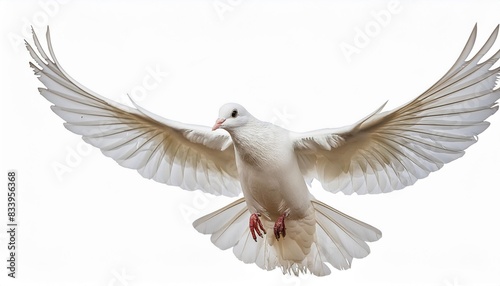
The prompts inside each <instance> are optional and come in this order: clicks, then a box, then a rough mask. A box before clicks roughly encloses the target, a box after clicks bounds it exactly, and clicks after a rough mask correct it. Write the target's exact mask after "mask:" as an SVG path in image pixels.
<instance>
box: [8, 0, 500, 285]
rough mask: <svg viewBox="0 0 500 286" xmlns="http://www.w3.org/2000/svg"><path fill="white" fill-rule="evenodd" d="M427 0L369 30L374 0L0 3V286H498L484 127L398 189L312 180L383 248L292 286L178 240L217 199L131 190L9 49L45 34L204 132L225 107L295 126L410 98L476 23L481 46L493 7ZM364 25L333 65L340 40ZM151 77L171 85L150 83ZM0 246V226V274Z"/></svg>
mask: <svg viewBox="0 0 500 286" xmlns="http://www.w3.org/2000/svg"><path fill="white" fill-rule="evenodd" d="M435 2H436V1H425V2H423V1H420V2H419V1H414V2H409V1H408V2H405V1H401V2H397V3H399V4H397V7H398V11H397V12H394V13H392V14H391V17H390V20H389V19H387V21H386V22H384V23H382V24H383V25H381V24H376V19H375V18H376V16H374V15H377V14H378V15H380V11H382V10H387V6H388V3H389V1H349V2H348V1H343V2H340V1H339V2H333V1H251V0H241V1H236V0H232V1H229V0H221V1H213V0H209V1H164V2H160V1H140V2H139V1H102V2H98V1H65V3H62V2H61V3H58V2H55V1H52V2H51V1H49V0H40V1H1V2H0V19H1V24H0V29H1V35H2V38H1V42H0V47H1V57H2V58H1V67H0V71H1V83H0V84H1V93H2V94H1V100H2V109H1V123H0V124H1V134H2V135H1V136H2V140H1V144H2V145H1V165H2V166H1V169H0V170H1V172H2V174H1V175H0V177H1V178H2V179H0V181H1V180H4V181H5V180H6V172H7V170H9V169H16V170H17V171H18V172H19V176H18V179H19V194H18V198H19V200H20V202H19V214H18V221H19V234H18V243H19V253H18V260H19V264H18V273H17V274H18V279H16V280H13V279H10V278H7V271H6V269H5V267H4V265H5V262H2V263H0V266H1V267H0V269H1V270H0V284H1V285H9V286H10V285H120V286H134V285H186V284H187V285H189V284H192V285H199V284H201V283H203V284H206V285H224V284H228V285H229V284H230V285H235V284H236V283H237V284H236V285H444V286H447V285H500V271H498V270H499V269H500V246H499V243H498V237H499V234H500V232H499V231H498V227H499V223H498V219H499V218H500V208H499V199H500V189H499V187H498V183H499V182H498V176H499V172H498V171H499V166H498V163H499V162H500V152H499V151H498V150H499V149H498V146H499V144H500V115H499V114H496V115H494V116H493V117H492V118H491V119H490V120H489V121H490V122H491V123H492V125H491V127H490V128H489V129H487V130H486V131H485V132H484V133H483V134H481V136H480V138H479V142H478V143H477V144H475V145H473V146H472V147H470V148H469V149H468V150H467V153H466V155H465V156H464V157H463V158H461V159H459V160H457V161H455V162H453V163H450V164H449V165H446V166H445V167H444V168H443V169H442V170H440V171H439V172H437V173H434V174H431V175H430V176H429V177H428V178H426V179H425V180H422V181H419V182H417V184H416V185H414V186H412V187H408V188H406V189H405V190H402V191H398V192H393V193H390V194H384V195H374V196H356V195H354V196H344V195H342V194H335V195H333V194H329V193H326V192H325V191H323V190H322V189H321V187H320V186H319V185H318V184H315V185H314V186H313V189H312V192H314V194H315V196H317V197H318V198H320V199H322V200H324V201H326V202H327V203H329V204H330V205H332V206H334V207H336V208H338V209H340V210H342V211H344V212H346V213H348V214H350V215H352V216H354V217H356V218H358V219H361V220H363V221H366V222H367V223H370V224H372V225H374V226H376V227H377V228H379V229H381V230H382V232H383V237H382V239H381V240H379V241H377V242H375V243H370V247H371V250H372V252H371V254H370V255H369V256H368V257H366V258H364V259H361V260H355V261H354V263H353V267H352V269H350V270H347V271H336V270H333V273H332V274H331V275H330V276H328V277H323V278H318V277H311V276H304V277H301V278H294V277H289V276H283V275H282V274H281V273H280V271H279V270H275V271H272V272H267V271H264V270H261V269H260V268H258V267H257V266H255V265H246V264H244V263H242V262H240V261H239V260H238V259H237V258H236V257H235V256H234V255H233V254H232V252H231V251H230V250H228V251H221V250H219V249H217V248H216V247H215V246H214V245H212V244H211V242H210V240H209V236H204V235H202V234H199V233H198V232H196V230H194V229H193V228H192V226H191V222H192V221H193V220H194V219H196V218H197V217H199V216H201V215H202V214H205V213H207V212H209V211H213V210H215V209H216V208H217V207H219V206H222V205H224V204H226V203H228V202H229V201H231V199H227V198H219V197H212V196H207V195H203V194H202V193H200V192H187V191H183V190H181V189H179V188H175V187H169V186H165V185H161V184H158V183H156V182H153V181H149V180H146V179H143V178H142V177H141V176H140V175H139V174H138V173H137V172H135V171H133V170H128V169H124V168H122V167H120V166H119V165H118V164H116V163H115V162H114V161H113V160H111V159H109V158H106V157H104V156H103V155H102V154H101V153H100V152H99V151H98V150H95V149H90V148H89V147H87V145H85V144H84V143H82V140H81V139H80V138H79V137H78V136H76V135H74V134H72V133H71V132H69V131H67V130H66V129H65V128H64V127H63V126H62V120H61V119H60V118H59V117H57V116H56V115H55V114H54V113H52V112H51V110H50V109H49V106H50V104H49V102H47V101H46V100H45V99H44V98H43V97H42V96H40V95H39V94H38V92H37V87H39V86H41V83H40V82H38V81H37V80H36V78H35V76H33V73H32V71H31V69H29V67H28V61H29V56H28V54H27V52H26V50H25V49H24V46H23V44H22V43H21V42H18V41H19V40H20V39H23V38H25V37H27V36H28V35H29V28H28V27H29V25H33V27H34V29H35V31H37V32H38V33H39V36H40V38H41V39H42V42H43V43H45V39H44V32H45V26H46V24H50V28H51V33H52V39H53V44H54V49H55V53H56V55H57V56H58V59H59V61H60V63H62V65H63V67H64V68H65V70H66V71H67V72H68V73H69V74H70V75H71V76H72V77H73V78H75V79H77V80H78V81H79V82H80V83H82V84H83V85H85V86H87V87H88V88H90V89H92V90H94V91H96V92H98V93H100V94H102V95H104V96H106V97H108V98H112V99H115V100H121V98H122V97H123V95H125V94H126V93H131V94H133V95H134V96H136V97H137V98H136V99H137V100H138V102H139V103H140V104H141V105H143V106H144V107H146V108H148V109H149V110H151V111H153V112H155V113H157V114H160V115H162V116H164V117H167V118H172V119H175V120H179V121H183V122H188V123H197V124H203V125H210V126H211V125H212V124H213V122H214V120H215V119H216V117H217V112H218V108H219V106H220V105H222V104H223V103H225V102H228V101H234V102H239V103H241V104H243V105H244V106H246V107H247V109H248V110H249V111H250V112H252V113H253V114H254V115H255V116H256V117H258V118H261V119H263V120H268V121H273V122H276V123H277V124H280V125H282V126H285V127H287V128H290V129H293V130H295V131H306V130H311V129H318V128H325V127H338V126H343V125H347V124H350V123H353V122H355V121H357V120H358V119H360V118H361V117H363V116H364V115H366V114H368V113H369V112H371V111H373V110H374V109H375V108H377V107H379V106H380V105H381V104H382V103H383V102H385V101H386V100H390V101H389V103H388V108H393V107H396V106H398V105H400V104H402V103H404V102H406V101H408V100H410V99H412V98H413V97H415V96H417V95H419V94H420V93H421V92H423V91H424V90H425V89H426V88H428V87H430V86H431V85H432V84H433V83H434V82H435V81H436V80H438V79H439V78H440V76H442V75H443V74H444V73H445V72H446V71H447V70H448V68H449V67H451V65H452V64H453V63H454V61H455V59H456V58H457V56H458V55H459V53H460V52H461V50H462V48H463V46H464V44H465V42H466V40H467V39H468V36H469V33H470V32H471V30H472V28H473V26H474V24H475V23H478V28H479V33H478V42H479V43H481V44H482V43H483V42H484V41H485V40H486V38H487V37H488V36H489V34H490V33H491V32H492V31H493V29H494V28H495V26H496V25H497V24H498V23H499V22H500V18H499V14H498V13H499V11H500V2H499V1H494V2H493V1H490V2H486V1H483V2H481V1H474V2H473V1H469V2H466V1H440V2H439V3H435ZM43 3H51V4H50V5H49V4H43ZM54 3H57V4H54ZM217 7H218V8H217ZM218 9H219V10H218ZM224 9H227V10H224ZM367 27H368V28H369V29H372V30H370V31H371V36H370V37H369V38H368V41H365V43H364V44H363V45H358V46H359V50H357V53H356V54H353V55H352V56H351V57H346V56H345V55H344V54H343V52H342V50H341V48H340V47H341V45H346V44H347V45H353V46H354V45H355V43H354V38H355V37H356V35H357V33H358V32H357V31H359V30H361V31H363V30H365V29H366V28H367ZM377 27H378V28H377ZM29 41H31V39H29ZM358 44H359V43H358ZM495 48H496V49H498V48H500V43H497V44H496V45H495ZM474 50H477V47H476V48H475V49H474ZM150 69H153V70H154V69H159V70H160V71H161V72H162V73H168V74H169V75H168V77H166V76H165V77H160V78H159V80H157V81H152V80H151V79H150V78H149V79H148V74H149V73H150V71H149V70H150ZM145 78H146V81H147V82H148V83H149V85H147V87H149V89H146V88H145V85H144V84H143V81H144V79H145ZM141 88H142V89H141ZM141 90H142V91H146V93H147V94H146V93H140V91H141ZM68 160H69V161H68ZM56 166H59V167H61V166H65V167H66V168H65V169H64V170H65V171H67V172H65V173H60V174H59V176H58V175H57V173H56V172H55V170H54V168H55V167H56ZM2 186H5V185H2ZM2 188H3V187H2ZM5 188H6V187H5ZM5 193H6V192H5V191H2V192H0V194H2V195H1V199H0V202H1V205H0V218H1V219H0V221H1V222H2V224H4V222H5V224H6V221H7V220H6V203H5V198H6V195H5ZM0 229H3V227H0ZM6 244H7V236H6V233H5V231H3V230H2V232H1V233H0V257H2V261H4V259H3V257H7V249H6V248H7V247H6Z"/></svg>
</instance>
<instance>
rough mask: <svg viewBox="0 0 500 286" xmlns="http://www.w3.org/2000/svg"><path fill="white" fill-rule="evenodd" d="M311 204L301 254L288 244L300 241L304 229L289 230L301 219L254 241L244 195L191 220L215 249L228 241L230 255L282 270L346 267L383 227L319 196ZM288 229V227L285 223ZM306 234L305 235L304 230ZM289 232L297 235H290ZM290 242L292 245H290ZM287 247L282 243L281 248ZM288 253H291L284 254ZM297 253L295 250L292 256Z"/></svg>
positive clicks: (267, 224)
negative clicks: (277, 233)
mask: <svg viewBox="0 0 500 286" xmlns="http://www.w3.org/2000/svg"><path fill="white" fill-rule="evenodd" d="M311 206H312V208H313V209H314V212H312V213H313V214H314V218H312V217H311V219H312V220H311V224H309V226H308V227H306V226H304V229H305V230H311V226H313V228H312V230H314V232H313V233H311V235H310V239H312V243H309V244H307V243H306V245H308V246H307V247H306V249H305V250H304V249H303V252H302V253H303V256H302V258H301V259H300V260H297V257H300V255H299V254H300V253H301V252H300V251H299V250H294V249H289V248H290V247H292V246H293V247H296V245H294V243H295V244H297V245H300V241H301V240H303V239H304V238H305V237H307V235H305V234H304V233H301V234H300V235H298V234H297V235H295V237H294V235H293V232H294V231H295V232H297V231H300V225H301V223H305V221H302V222H301V221H290V223H289V224H287V227H290V228H291V229H290V231H291V232H290V235H289V234H288V231H287V236H286V237H285V238H283V239H281V240H279V241H276V240H275V238H274V236H273V235H272V231H268V235H266V236H265V237H264V239H260V238H258V239H257V242H255V241H254V240H253V238H252V236H251V234H250V230H249V227H248V221H249V218H250V212H249V211H248V208H247V206H246V202H245V199H244V198H241V199H239V200H237V201H235V202H233V203H231V204H229V205H228V206H226V207H224V208H222V209H220V210H218V211H215V212H213V213H211V214H209V215H206V216H204V217H202V218H199V219H198V220H196V221H195V222H194V223H193V226H194V227H195V228H196V230H198V231H199V232H201V233H204V234H212V236H211V241H212V242H213V243H214V244H215V245H216V246H217V247H219V248H220V249H228V248H230V247H233V253H234V255H235V256H236V257H237V258H238V259H240V260H241V261H243V262H245V263H255V264H257V266H259V267H260V268H262V269H265V270H272V269H275V268H276V267H279V268H281V270H282V271H283V273H284V274H285V273H290V274H291V273H293V274H295V275H299V274H300V273H306V272H311V273H312V274H314V275H317V276H324V275H328V274H330V272H331V270H330V268H329V267H328V266H327V264H326V263H328V264H331V265H332V266H333V267H335V268H337V269H340V270H342V269H349V268H350V267H351V264H352V260H353V258H363V257H365V256H367V255H368V254H369V253H370V248H369V247H368V245H367V243H366V242H367V241H368V242H371V241H376V240H378V239H379V238H381V237H382V233H381V232H380V231H379V230H378V229H376V228H374V227H373V226H371V225H368V224H366V223H364V222H361V221H359V220H357V219H355V218H352V217H350V216H348V215H346V214H344V213H342V212H340V211H338V210H336V209H334V208H332V207H330V206H328V205H326V204H324V203H322V202H320V201H317V200H315V199H312V200H311ZM263 224H264V226H265V229H268V230H271V229H272V226H273V225H272V222H268V221H263ZM287 230H288V229H287ZM304 235H305V236H304ZM294 238H295V239H296V240H297V241H293V240H294ZM293 247H292V248H293ZM285 248H286V249H285ZM287 255H291V256H289V257H294V258H293V259H292V258H287ZM297 255H298V256H297Z"/></svg>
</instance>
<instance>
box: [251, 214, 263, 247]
mask: <svg viewBox="0 0 500 286" xmlns="http://www.w3.org/2000/svg"><path fill="white" fill-rule="evenodd" d="M259 217H260V214H259V213H254V214H252V215H251V216H250V232H251V233H252V237H253V240H255V241H256V242H257V235H256V233H257V234H258V235H259V236H260V237H262V232H263V233H264V234H266V230H265V229H264V226H262V222H261V221H260V218H259ZM261 230H262V232H261Z"/></svg>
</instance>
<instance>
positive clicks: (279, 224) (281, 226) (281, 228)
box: [274, 213, 288, 240]
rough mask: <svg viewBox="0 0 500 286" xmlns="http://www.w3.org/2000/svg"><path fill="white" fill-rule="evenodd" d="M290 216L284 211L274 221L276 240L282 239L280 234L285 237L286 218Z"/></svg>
mask: <svg viewBox="0 0 500 286" xmlns="http://www.w3.org/2000/svg"><path fill="white" fill-rule="evenodd" d="M287 216H288V214H287V213H284V214H282V215H280V216H279V217H278V219H277V220H276V223H274V236H275V237H276V240H280V236H281V237H283V238H285V235H286V227H285V218H286V217H287Z"/></svg>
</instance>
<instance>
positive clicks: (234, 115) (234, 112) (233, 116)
mask: <svg viewBox="0 0 500 286" xmlns="http://www.w3.org/2000/svg"><path fill="white" fill-rule="evenodd" d="M236 116H238V110H236V109H235V110H233V112H232V113H231V117H232V118H235V117H236Z"/></svg>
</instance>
